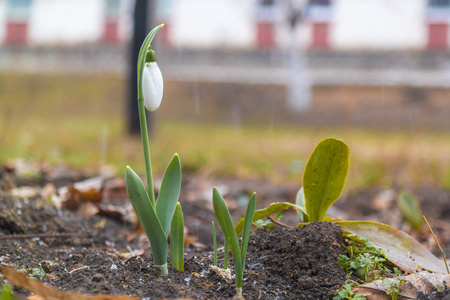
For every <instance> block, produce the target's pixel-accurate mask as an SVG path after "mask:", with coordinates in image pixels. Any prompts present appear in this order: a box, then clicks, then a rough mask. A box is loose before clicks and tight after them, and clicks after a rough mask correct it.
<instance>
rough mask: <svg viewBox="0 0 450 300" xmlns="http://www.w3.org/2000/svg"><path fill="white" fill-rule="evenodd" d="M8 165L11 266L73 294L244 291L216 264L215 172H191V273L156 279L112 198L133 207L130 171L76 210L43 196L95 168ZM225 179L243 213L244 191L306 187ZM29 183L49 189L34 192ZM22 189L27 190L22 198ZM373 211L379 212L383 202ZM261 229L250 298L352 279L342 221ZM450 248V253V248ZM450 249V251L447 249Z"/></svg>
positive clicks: (268, 195) (318, 291)
mask: <svg viewBox="0 0 450 300" xmlns="http://www.w3.org/2000/svg"><path fill="white" fill-rule="evenodd" d="M53 171H54V170H53ZM0 172H1V174H0V175H1V176H0V178H2V180H1V184H0V186H1V187H2V188H1V189H0V203H1V204H2V210H1V212H0V263H1V264H2V265H5V266H9V267H11V268H14V269H16V270H21V271H22V272H23V271H24V269H33V268H41V269H42V270H43V271H44V272H45V276H42V281H43V282H45V283H46V284H48V285H50V286H53V287H55V288H58V289H61V290H64V291H66V292H70V293H81V294H91V295H98V294H104V295H127V296H134V297H139V298H148V299H162V298H175V299H176V298H188V299H227V298H232V297H233V296H234V294H235V286H234V280H230V279H227V278H224V277H223V276H221V275H220V274H219V273H218V272H216V271H214V270H213V269H211V268H210V266H211V265H212V264H213V252H212V234H211V221H214V220H215V215H214V212H213V209H212V204H211V203H210V202H211V200H210V199H209V197H211V194H212V186H213V182H212V181H214V180H211V179H206V178H203V177H202V176H200V175H198V174H184V179H183V185H182V193H181V199H180V202H181V203H182V206H183V211H184V215H185V224H186V227H187V230H188V234H187V237H188V238H187V245H186V246H187V247H186V257H185V268H184V271H183V272H179V271H175V270H170V271H169V275H168V276H165V277H155V276H154V268H153V262H152V257H151V250H150V249H149V245H148V241H147V240H146V237H145V235H142V234H139V229H138V228H137V227H136V223H134V222H133V220H130V219H129V218H127V216H125V213H124V210H120V209H116V210H114V209H111V206H113V207H116V208H118V207H121V208H124V207H126V206H128V205H129V203H128V201H127V199H126V193H125V194H124V190H123V188H124V187H123V185H122V184H121V180H120V179H111V180H108V181H106V182H104V183H103V185H102V194H101V195H102V200H101V204H100V205H94V206H95V207H96V208H97V211H96V213H94V214H92V213H89V212H88V211H89V209H88V208H89V205H84V204H81V205H80V206H78V207H76V209H75V210H69V209H68V208H67V207H65V208H64V207H63V208H62V209H56V208H55V206H54V205H52V204H51V203H50V202H49V201H48V200H46V199H44V197H43V196H42V195H43V192H42V191H43V189H42V188H43V187H44V186H46V188H49V186H51V185H53V186H54V188H56V189H58V188H60V187H64V186H66V185H67V184H68V183H74V182H75V181H78V180H82V179H85V178H86V177H88V176H85V175H83V174H80V173H77V172H74V171H73V170H70V172H67V171H66V172H63V173H62V175H61V173H60V175H58V176H50V173H52V171H49V172H47V173H41V174H39V176H35V177H33V178H21V177H17V176H16V174H15V173H14V170H11V169H8V168H1V171H0ZM54 173H55V172H53V175H54ZM49 183H50V184H51V185H49ZM215 185H217V186H218V188H219V189H222V191H224V193H223V194H224V195H225V199H226V200H227V202H228V205H229V207H230V211H231V213H232V216H233V218H234V219H235V220H237V219H238V218H239V217H240V216H242V215H243V211H244V210H245V203H244V204H241V203H240V201H239V199H240V200H241V201H243V199H244V198H245V197H246V195H248V191H249V190H256V191H257V192H258V195H260V196H259V198H258V199H259V202H258V208H262V207H266V206H267V204H269V203H271V202H276V201H290V202H292V201H293V199H294V196H295V192H296V187H292V186H273V185H268V184H267V183H266V182H263V181H253V180H248V181H242V180H234V179H220V180H219V179H218V180H215ZM17 187H19V189H17ZM20 187H22V189H20ZM24 187H31V189H32V190H33V189H34V190H38V191H39V193H38V194H37V195H34V196H33V195H32V194H29V196H25V193H26V188H24ZM14 188H16V189H14ZM44 190H45V189H44ZM20 193H22V197H19V195H20ZM372 194H373V195H372ZM376 194H377V193H375V192H373V191H367V192H366V191H361V192H360V193H356V194H355V195H354V196H352V197H347V198H346V199H344V200H343V201H342V203H344V204H345V207H349V210H348V211H347V212H346V213H347V214H348V216H351V215H352V209H355V212H354V214H356V211H357V210H358V209H360V208H361V205H362V203H363V202H364V201H361V200H358V199H364V198H365V199H374V197H375V196H374V195H376ZM436 194H439V193H438V192H436ZM444 194H445V195H447V196H448V193H445V192H444V191H441V192H440V195H441V197H435V198H431V199H430V201H429V202H427V207H428V209H426V211H427V212H429V213H430V214H431V213H433V212H435V213H437V211H436V209H432V207H435V206H437V205H440V207H441V208H444V209H447V208H448V207H450V200H449V198H448V197H447V198H445V197H443V196H442V195H444ZM124 195H125V196H124ZM444 198H445V199H444ZM352 199H355V200H352ZM433 199H435V201H434V202H435V204H433V203H432V201H431V200H433ZM244 200H245V199H244ZM352 201H353V202H352ZM338 203H339V202H338ZM338 203H337V204H338ZM350 203H354V205H350ZM364 203H366V204H367V203H370V201H369V200H368V201H366V202H364ZM352 206H353V208H352ZM369 206H370V205H369ZM98 207H101V209H98ZM337 207H338V208H339V209H340V210H342V209H344V207H342V206H337ZM90 209H92V207H91V208H90ZM370 211H371V212H373V214H374V215H376V214H377V210H376V209H375V208H372V209H371V210H370ZM441 212H442V210H440V211H439V213H441ZM364 214H365V215H366V216H367V215H368V214H367V213H364V212H363V217H364ZM379 216H380V218H383V216H382V215H379ZM427 216H428V217H429V219H431V220H433V222H435V223H439V224H440V225H439V226H440V227H439V230H438V236H439V237H440V239H441V241H442V242H443V244H444V245H445V241H446V240H447V239H448V238H450V234H449V231H446V228H447V229H448V221H447V220H445V218H444V217H445V216H444V215H442V214H439V215H427ZM358 217H359V215H358ZM372 217H373V216H372ZM295 218H296V214H295V212H293V213H286V218H285V219H284V220H282V221H283V222H285V223H288V224H290V225H291V226H295V224H296V219H295ZM446 226H447V227H446ZM254 229H255V231H254V233H252V234H251V235H250V241H249V247H248V254H247V259H246V267H245V271H244V284H243V296H244V297H245V298H246V299H329V298H331V297H332V294H333V293H334V292H335V291H336V290H337V289H339V288H340V287H341V286H342V285H343V284H344V283H345V281H346V272H345V271H344V270H343V269H341V268H340V267H339V266H338V261H337V257H338V255H339V254H341V253H344V251H345V250H344V248H343V246H342V244H343V239H342V232H341V230H340V227H339V225H337V224H333V223H325V222H316V223H311V224H309V225H306V226H304V227H298V228H286V227H280V228H278V229H277V230H274V231H265V230H256V228H254ZM416 236H417V237H418V238H419V239H421V240H422V241H425V242H426V241H428V236H429V234H427V233H426V232H425V231H423V232H422V233H420V234H416ZM218 239H219V245H223V237H222V235H221V234H220V230H218ZM445 249H446V251H447V252H448V247H447V248H445ZM433 250H434V251H435V248H433ZM447 256H450V255H449V254H448V253H447ZM230 258H231V255H230ZM222 264H223V250H219V266H222ZM231 266H232V264H231ZM16 291H17V296H18V297H17V298H18V299H21V298H25V297H27V295H29V294H30V291H28V290H26V289H23V288H18V289H17V290H16ZM446 291H447V290H446ZM441 296H442V294H441V295H440V296H439V297H441ZM424 299H440V298H424Z"/></svg>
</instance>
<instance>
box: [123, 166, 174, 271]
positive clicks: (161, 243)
mask: <svg viewBox="0 0 450 300" xmlns="http://www.w3.org/2000/svg"><path fill="white" fill-rule="evenodd" d="M125 184H126V187H127V192H128V196H129V197H130V201H131V205H132V206H133V209H134V212H135V213H136V215H137V217H138V219H139V222H141V224H142V227H144V230H145V233H146V234H147V237H148V239H149V240H150V245H151V246H152V252H153V260H154V262H155V264H156V265H160V266H162V265H164V264H165V263H167V251H168V246H167V238H166V235H165V234H164V230H163V228H162V226H161V223H160V222H159V220H158V217H157V216H156V212H155V210H154V209H153V207H152V205H151V204H150V199H149V197H148V194H147V191H146V189H145V186H144V184H143V183H142V181H141V179H140V178H139V176H138V175H137V174H136V173H135V172H134V171H133V170H132V169H131V168H130V167H128V166H127V168H126V170H125Z"/></svg>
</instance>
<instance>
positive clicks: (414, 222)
mask: <svg viewBox="0 0 450 300" xmlns="http://www.w3.org/2000/svg"><path fill="white" fill-rule="evenodd" d="M397 203H398V207H399V208H400V211H401V212H402V215H403V217H404V218H405V220H406V222H408V223H409V225H411V228H412V229H414V230H420V228H422V224H423V219H422V209H420V204H419V201H417V199H416V197H415V196H414V195H413V194H411V193H410V192H407V191H401V192H400V193H399V195H398V199H397Z"/></svg>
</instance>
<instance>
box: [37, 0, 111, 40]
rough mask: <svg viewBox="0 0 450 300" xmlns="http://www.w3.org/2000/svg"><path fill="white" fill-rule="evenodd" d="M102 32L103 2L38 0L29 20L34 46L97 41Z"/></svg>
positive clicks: (96, 0)
mask: <svg viewBox="0 0 450 300" xmlns="http://www.w3.org/2000/svg"><path fill="white" fill-rule="evenodd" d="M102 33H103V1H102V0H77V1H62V0H35V1H34V2H33V4H32V12H31V16H30V20H29V37H30V43H32V44H76V43H84V42H95V41H97V40H98V39H99V38H100V37H101V35H102Z"/></svg>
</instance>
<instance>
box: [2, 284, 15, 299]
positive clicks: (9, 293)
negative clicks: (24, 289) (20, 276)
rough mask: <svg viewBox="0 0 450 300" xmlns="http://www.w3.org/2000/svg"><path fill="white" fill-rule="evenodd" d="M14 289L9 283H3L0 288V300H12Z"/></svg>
mask: <svg viewBox="0 0 450 300" xmlns="http://www.w3.org/2000/svg"><path fill="white" fill-rule="evenodd" d="M14 299H15V296H14V287H13V286H12V285H11V284H9V283H3V284H2V285H1V287H0V300H14Z"/></svg>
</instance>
